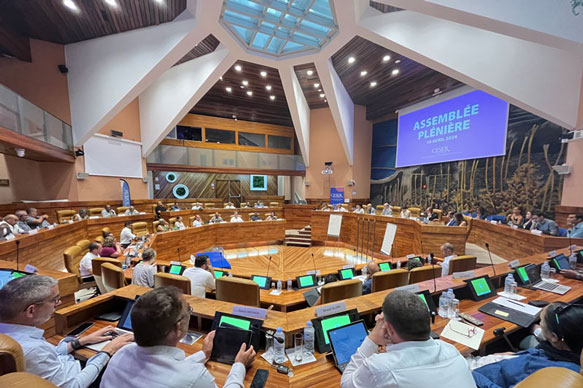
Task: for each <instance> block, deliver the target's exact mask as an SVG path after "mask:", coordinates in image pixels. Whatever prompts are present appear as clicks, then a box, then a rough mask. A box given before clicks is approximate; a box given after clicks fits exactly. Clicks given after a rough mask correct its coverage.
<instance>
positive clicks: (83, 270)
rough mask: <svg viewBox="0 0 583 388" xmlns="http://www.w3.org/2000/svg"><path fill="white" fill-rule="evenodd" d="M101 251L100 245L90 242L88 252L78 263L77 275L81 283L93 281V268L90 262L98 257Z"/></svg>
mask: <svg viewBox="0 0 583 388" xmlns="http://www.w3.org/2000/svg"><path fill="white" fill-rule="evenodd" d="M101 250H102V248H101V244H100V243H98V242H92V243H91V244H89V252H87V253H86V254H85V256H83V258H82V259H81V261H80V262H79V273H80V275H81V278H82V279H83V281H87V282H88V281H93V266H92V265H91V262H92V261H93V259H95V258H96V257H99V255H100V254H101Z"/></svg>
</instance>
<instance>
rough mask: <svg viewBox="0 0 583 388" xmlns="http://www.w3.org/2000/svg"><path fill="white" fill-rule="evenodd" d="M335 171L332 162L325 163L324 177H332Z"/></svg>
mask: <svg viewBox="0 0 583 388" xmlns="http://www.w3.org/2000/svg"><path fill="white" fill-rule="evenodd" d="M332 174H334V170H333V169H332V162H324V169H323V170H322V175H332Z"/></svg>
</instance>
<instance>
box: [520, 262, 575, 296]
mask: <svg viewBox="0 0 583 388" xmlns="http://www.w3.org/2000/svg"><path fill="white" fill-rule="evenodd" d="M516 273H517V274H518V278H519V280H520V282H521V283H522V284H523V286H525V287H526V288H536V289H538V290H543V291H549V292H552V293H555V294H559V295H564V294H565V293H567V292H568V291H569V290H570V289H571V287H569V286H565V285H562V284H558V283H553V282H546V281H544V280H542V279H541V277H540V272H539V266H538V265H536V264H528V265H525V266H523V267H518V268H516Z"/></svg>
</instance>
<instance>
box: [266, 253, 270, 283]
mask: <svg viewBox="0 0 583 388" xmlns="http://www.w3.org/2000/svg"><path fill="white" fill-rule="evenodd" d="M270 265H271V256H269V263H268V264H267V275H265V277H266V278H268V277H269V266H270Z"/></svg>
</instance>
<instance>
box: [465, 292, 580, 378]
mask: <svg viewBox="0 0 583 388" xmlns="http://www.w3.org/2000/svg"><path fill="white" fill-rule="evenodd" d="M581 325H583V306H582V305H568V304H565V303H552V304H550V305H548V306H547V307H545V309H544V310H543V311H542V313H541V323H540V326H541V329H542V337H543V338H544V340H543V341H542V342H541V343H540V344H539V345H538V346H537V347H536V348H531V349H528V350H525V351H523V352H518V353H516V354H512V355H503V356H502V357H507V358H506V359H504V360H502V361H499V362H494V363H491V364H488V365H485V366H482V367H480V368H478V369H475V370H474V371H473V372H472V373H473V375H474V379H475V381H476V384H477V386H478V387H480V388H482V387H484V388H485V387H488V388H509V387H513V386H515V385H516V384H518V383H519V382H520V381H522V380H523V379H525V378H526V377H527V376H529V375H531V374H532V373H534V372H536V371H537V370H539V369H542V368H546V367H551V366H554V367H560V368H568V369H571V370H573V371H575V372H578V371H579V369H580V365H579V364H580V357H581V350H582V349H583V331H582V330H581ZM492 356H495V355H492ZM492 356H486V358H488V357H491V358H492V359H493V360H494V359H496V357H492ZM508 357H511V358H508ZM481 361H482V360H481ZM557 386H559V385H557Z"/></svg>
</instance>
